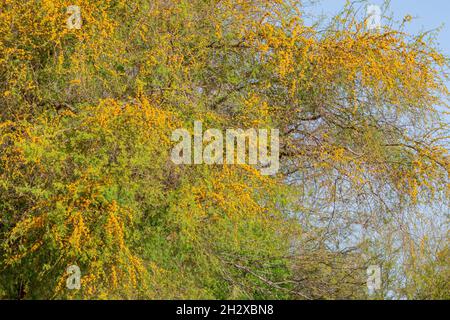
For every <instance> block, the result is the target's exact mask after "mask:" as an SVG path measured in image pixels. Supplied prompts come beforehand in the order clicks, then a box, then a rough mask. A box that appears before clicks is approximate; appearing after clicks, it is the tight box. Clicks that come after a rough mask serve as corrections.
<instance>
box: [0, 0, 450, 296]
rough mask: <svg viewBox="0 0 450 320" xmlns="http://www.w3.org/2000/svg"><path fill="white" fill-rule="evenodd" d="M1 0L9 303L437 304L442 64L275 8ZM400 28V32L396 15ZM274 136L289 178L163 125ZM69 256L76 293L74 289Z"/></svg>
mask: <svg viewBox="0 0 450 320" xmlns="http://www.w3.org/2000/svg"><path fill="white" fill-rule="evenodd" d="M73 4H74V3H69V1H65V0H57V1H37V0H36V1H34V0H33V1H26V2H23V1H16V0H8V1H3V2H2V3H0V52H2V55H1V56H0V104H1V106H2V109H1V111H0V115H1V124H0V152H1V154H0V191H1V192H0V210H1V211H0V212H1V215H0V219H1V220H0V239H1V247H0V295H2V296H4V297H8V298H11V297H18V298H52V297H57V298H90V297H97V298H284V299H286V298H295V299H312V298H327V299H333V298H366V297H368V294H367V290H366V287H365V280H366V274H365V270H366V268H367V266H368V265H371V264H378V265H381V266H382V268H383V283H384V285H383V290H382V291H380V292H378V293H377V294H376V295H375V296H374V297H379V298H387V297H394V298H399V297H409V298H417V297H422V298H448V292H449V288H448V281H447V280H448V245H446V243H447V241H448V239H447V238H446V231H447V225H446V223H447V221H446V220H447V218H448V216H446V214H447V213H448V199H449V191H450V184H449V168H450V166H449V157H448V123H446V122H445V119H444V118H443V116H442V113H443V112H442V110H444V111H446V110H448V106H447V102H448V91H447V88H446V85H445V81H446V80H447V68H448V60H447V58H446V57H444V56H443V55H442V54H441V53H440V52H439V51H438V50H437V49H436V48H435V45H434V42H433V37H432V35H431V34H427V33H424V34H419V35H409V34H407V33H406V32H405V31H404V26H403V24H396V23H394V22H391V23H389V24H387V25H385V26H384V27H383V28H382V29H381V30H379V31H377V32H374V31H370V30H368V29H367V27H366V24H365V21H364V18H363V17H359V16H358V14H357V9H358V8H357V7H355V6H354V5H352V4H349V5H347V7H346V8H345V9H344V10H343V12H342V13H341V14H339V15H338V16H336V17H335V18H334V19H333V20H332V21H331V22H330V23H329V24H327V25H323V24H319V23H318V24H314V25H312V26H308V25H306V24H305V22H304V20H303V18H302V16H303V14H304V11H305V10H306V9H305V8H306V7H305V6H304V5H302V4H301V3H299V2H297V1H287V0H233V1H232V0H222V1H217V0H207V1H204V0H202V1H200V0H198V1H197V0H194V1H192V0H191V1H186V0H173V1H159V0H157V1H146V0H137V1H133V2H129V1H124V0H115V1H103V0H102V1H100V0H79V1H76V5H79V6H80V8H81V12H82V19H83V26H82V28H81V29H67V28H66V25H65V21H66V18H67V16H66V7H67V6H68V5H73ZM407 20H409V19H405V21H404V23H407ZM194 120H201V121H203V123H204V124H205V125H208V126H210V127H214V128H223V129H226V128H230V127H240V128H269V127H274V128H279V129H280V131H281V137H280V138H281V147H282V148H281V162H282V169H281V171H280V173H279V174H278V175H276V176H271V177H262V176H261V175H260V174H259V173H258V171H257V170H256V169H255V168H253V167H250V166H245V165H243V166H227V165H215V166H206V165H198V166H175V165H174V164H173V163H171V161H170V157H169V154H170V149H171V147H172V143H171V141H170V133H171V131H172V130H174V129H175V128H179V127H187V128H191V127H192V123H193V121H194ZM71 264H77V265H79V266H80V267H81V269H82V273H83V277H82V289H81V290H80V291H68V290H66V289H65V287H64V286H65V279H66V275H65V269H66V268H67V266H69V265H71Z"/></svg>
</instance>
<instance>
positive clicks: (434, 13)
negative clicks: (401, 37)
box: [312, 0, 450, 56]
mask: <svg viewBox="0 0 450 320" xmlns="http://www.w3.org/2000/svg"><path fill="white" fill-rule="evenodd" d="M345 3H346V0H321V1H320V2H319V3H318V4H317V5H316V6H315V7H313V9H312V10H313V11H314V12H316V13H324V14H326V15H332V14H335V13H338V12H339V11H340V10H342V8H343V7H344V5H345ZM367 4H376V5H379V6H380V7H383V4H384V1H383V0H368V1H367ZM390 11H391V12H392V13H393V14H394V17H395V18H396V19H399V20H402V19H403V17H404V16H406V15H408V14H409V15H411V16H412V17H414V19H413V21H411V22H410V23H409V24H408V28H407V31H409V32H411V33H417V32H420V31H425V30H431V29H435V28H438V27H441V26H443V29H442V30H441V33H440V34H439V37H438V42H439V46H440V48H441V49H442V51H443V52H444V53H445V54H446V55H447V56H450V1H449V0H391V5H390Z"/></svg>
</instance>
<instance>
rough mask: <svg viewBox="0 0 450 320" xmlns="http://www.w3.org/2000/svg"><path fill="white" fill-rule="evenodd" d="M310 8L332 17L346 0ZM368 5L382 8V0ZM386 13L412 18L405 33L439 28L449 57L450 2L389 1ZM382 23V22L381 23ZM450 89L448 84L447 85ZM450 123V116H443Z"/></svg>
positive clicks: (325, 1) (321, 2)
mask: <svg viewBox="0 0 450 320" xmlns="http://www.w3.org/2000/svg"><path fill="white" fill-rule="evenodd" d="M316 1H318V3H317V4H315V5H314V6H312V7H309V8H308V11H310V12H311V13H313V14H320V15H322V14H323V15H326V16H333V15H334V14H336V13H338V12H340V11H341V10H342V9H343V8H344V5H345V3H346V0H316ZM366 3H367V5H369V4H373V5H378V6H380V7H381V8H383V6H384V3H385V1H384V0H366V1H365V3H364V6H365V5H366ZM388 13H392V14H393V17H394V18H395V19H396V20H399V21H402V20H403V18H404V17H405V16H406V15H410V16H412V17H413V20H412V21H411V22H409V23H408V24H407V28H406V31H407V32H409V33H411V34H417V33H419V32H421V31H430V30H434V29H436V28H441V30H440V31H439V34H438V36H437V45H438V47H439V48H440V49H441V52H442V53H444V54H445V55H446V56H447V57H450V0H391V1H390V9H389V10H388ZM382 23H383V21H382ZM447 86H448V87H450V82H448V83H447ZM445 119H446V122H448V123H450V115H447V116H445Z"/></svg>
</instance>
